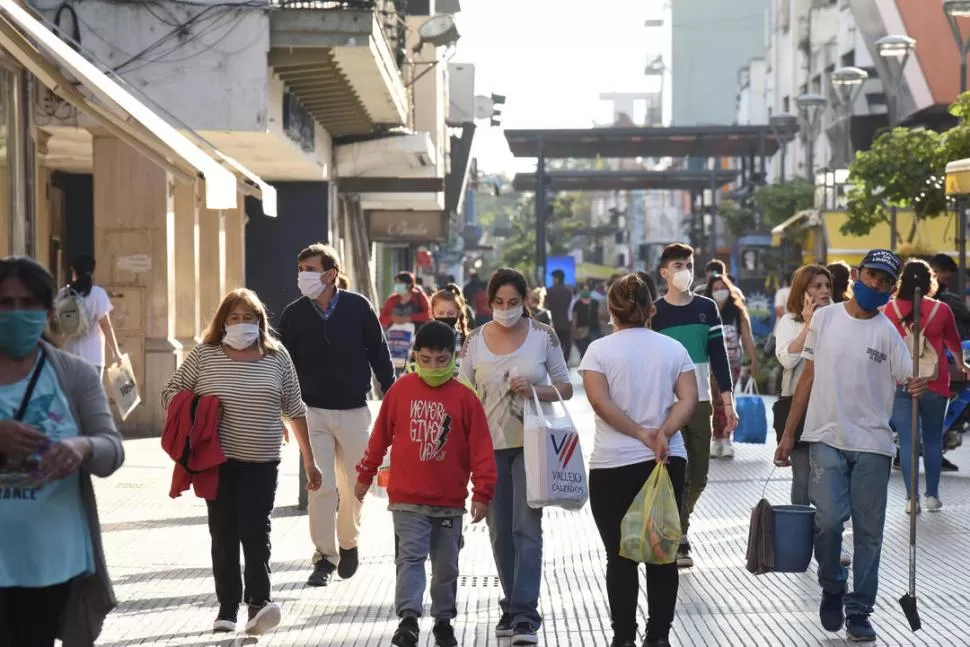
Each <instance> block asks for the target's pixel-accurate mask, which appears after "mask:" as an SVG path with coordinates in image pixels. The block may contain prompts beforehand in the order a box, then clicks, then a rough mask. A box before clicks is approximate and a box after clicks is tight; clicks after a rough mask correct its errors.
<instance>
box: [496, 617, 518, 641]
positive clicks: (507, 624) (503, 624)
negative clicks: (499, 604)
mask: <svg viewBox="0 0 970 647" xmlns="http://www.w3.org/2000/svg"><path fill="white" fill-rule="evenodd" d="M513 633H515V630H514V628H513V627H512V616H511V614H508V613H503V614H502V617H501V618H499V621H498V624H497V625H495V635H496V636H498V637H499V638H508V637H509V636H511V635H512V634H513Z"/></svg>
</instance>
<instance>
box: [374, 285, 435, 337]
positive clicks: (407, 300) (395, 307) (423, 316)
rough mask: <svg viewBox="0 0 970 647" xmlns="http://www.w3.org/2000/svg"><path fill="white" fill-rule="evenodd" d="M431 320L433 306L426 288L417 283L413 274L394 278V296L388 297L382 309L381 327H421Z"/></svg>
mask: <svg viewBox="0 0 970 647" xmlns="http://www.w3.org/2000/svg"><path fill="white" fill-rule="evenodd" d="M430 318H431V304H430V303H429V301H428V295H427V294H426V293H425V291H424V288H423V287H421V286H419V285H418V284H417V283H416V279H415V277H414V274H412V273H411V272H399V273H398V274H397V275H396V276H395V277H394V294H392V295H391V296H389V297H387V301H385V302H384V307H383V308H382V309H381V317H380V321H381V325H382V326H384V327H385V328H388V327H390V326H391V325H392V324H407V323H411V324H414V325H415V327H417V326H420V325H421V324H423V323H424V322H425V321H427V320H428V319H430Z"/></svg>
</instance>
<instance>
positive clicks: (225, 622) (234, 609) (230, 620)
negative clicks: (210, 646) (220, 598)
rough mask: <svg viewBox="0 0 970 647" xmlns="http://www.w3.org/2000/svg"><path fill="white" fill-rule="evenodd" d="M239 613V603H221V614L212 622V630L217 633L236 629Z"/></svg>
mask: <svg viewBox="0 0 970 647" xmlns="http://www.w3.org/2000/svg"><path fill="white" fill-rule="evenodd" d="M238 614H239V605H238V604H222V605H219V615H217V616H216V621H215V622H213V623H212V631H214V632H216V633H231V632H233V631H235V630H236V619H237V617H238Z"/></svg>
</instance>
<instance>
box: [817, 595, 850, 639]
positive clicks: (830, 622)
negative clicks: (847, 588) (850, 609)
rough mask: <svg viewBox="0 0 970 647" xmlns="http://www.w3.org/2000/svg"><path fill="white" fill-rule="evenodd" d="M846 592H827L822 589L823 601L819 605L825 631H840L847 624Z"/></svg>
mask: <svg viewBox="0 0 970 647" xmlns="http://www.w3.org/2000/svg"><path fill="white" fill-rule="evenodd" d="M844 596H845V592H844V591H843V592H840V593H826V592H825V591H822V603H821V604H820V605H819V607H818V618H819V621H821V623H822V628H823V629H825V631H839V630H840V629H842V625H844V624H845V611H843V607H842V605H843V604H844Z"/></svg>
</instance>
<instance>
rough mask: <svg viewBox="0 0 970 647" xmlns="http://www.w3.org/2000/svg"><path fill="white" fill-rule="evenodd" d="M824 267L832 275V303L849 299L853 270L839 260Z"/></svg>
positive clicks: (853, 278) (850, 296)
mask: <svg viewBox="0 0 970 647" xmlns="http://www.w3.org/2000/svg"><path fill="white" fill-rule="evenodd" d="M826 269H828V271H829V273H830V274H831V275H832V303H842V302H843V301H848V300H849V299H851V298H852V281H854V280H855V277H854V276H853V274H855V270H853V269H852V268H850V267H849V264H848V263H846V262H845V261H841V260H839V261H835V262H833V263H829V264H828V265H827V266H826Z"/></svg>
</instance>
